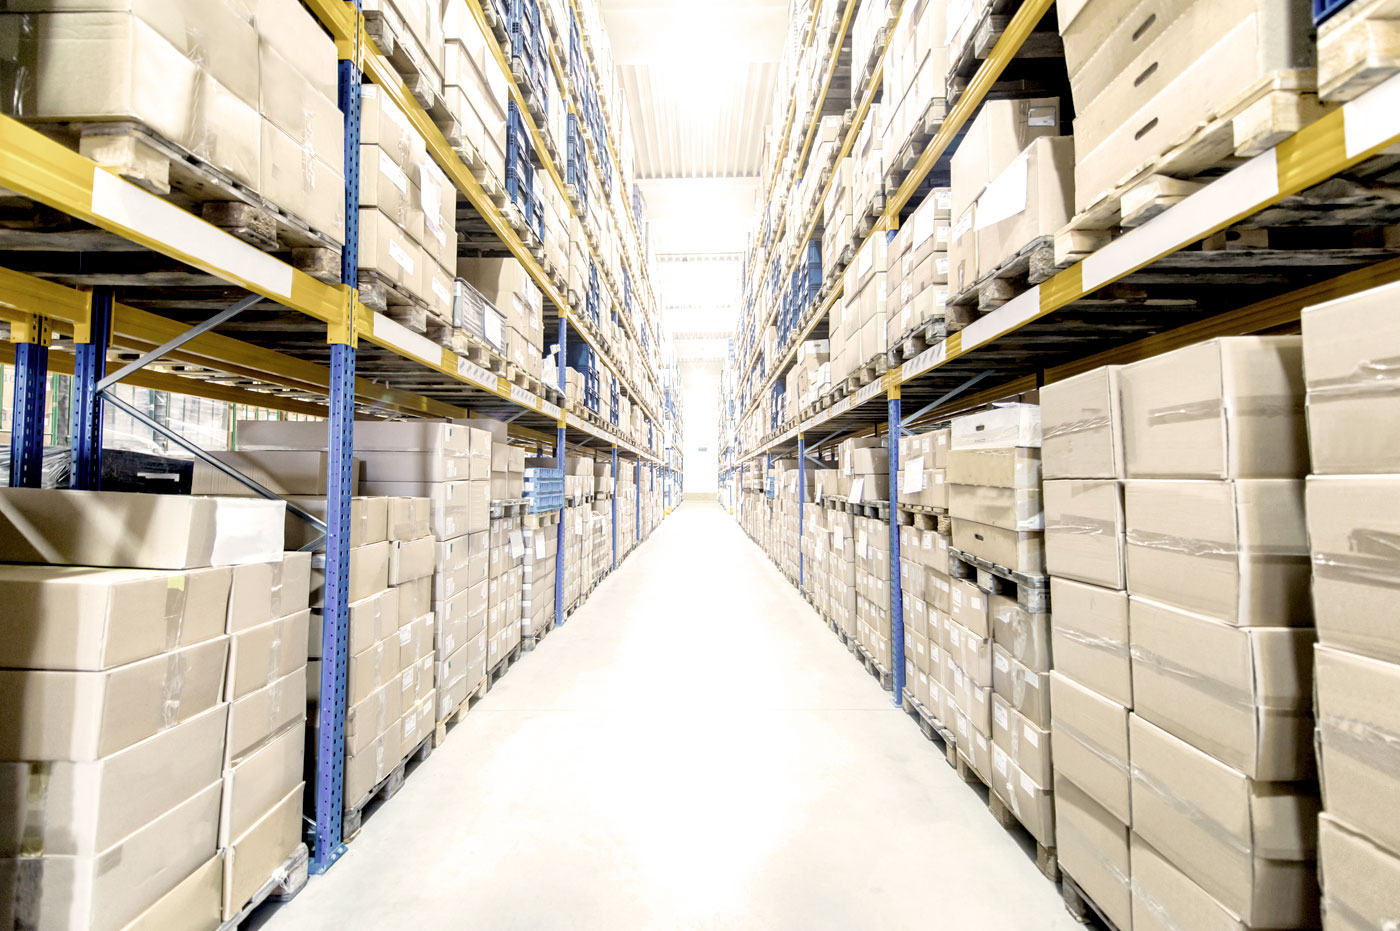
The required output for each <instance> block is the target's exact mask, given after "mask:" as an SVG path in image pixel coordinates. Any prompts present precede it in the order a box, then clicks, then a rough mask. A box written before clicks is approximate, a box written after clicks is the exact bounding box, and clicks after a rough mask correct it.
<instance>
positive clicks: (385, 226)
mask: <svg viewBox="0 0 1400 931" xmlns="http://www.w3.org/2000/svg"><path fill="white" fill-rule="evenodd" d="M271 132H272V133H274V134H280V130H277V129H272V130H271ZM266 135H267V132H266V131H264V136H266ZM426 263H427V256H426V255H425V254H424V252H423V247H422V246H420V245H419V244H418V243H417V242H415V241H414V240H413V239H412V238H411V237H410V236H409V235H408V234H407V233H405V232H404V231H403V230H402V229H401V228H400V227H399V225H398V223H397V222H395V219H394V217H392V216H390V215H389V214H387V213H385V212H384V211H382V210H379V209H377V208H361V209H360V268H362V269H367V270H369V271H372V272H375V273H377V274H379V275H382V276H383V277H384V278H385V280H387V281H391V282H393V283H394V284H396V285H398V286H399V287H401V288H402V289H403V290H405V291H407V292H408V293H409V294H410V295H422V294H423V293H424V292H425V289H424V287H423V280H424V279H423V272H424V266H425V265H426Z"/></svg>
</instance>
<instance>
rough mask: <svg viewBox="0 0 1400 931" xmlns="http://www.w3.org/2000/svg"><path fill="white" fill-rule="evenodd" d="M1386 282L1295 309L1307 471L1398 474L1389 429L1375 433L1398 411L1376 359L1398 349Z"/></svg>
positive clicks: (1399, 399)
mask: <svg viewBox="0 0 1400 931" xmlns="http://www.w3.org/2000/svg"><path fill="white" fill-rule="evenodd" d="M1396 294H1397V286H1396V285H1393V284H1390V285H1384V286H1382V287H1379V288H1373V289H1371V290H1369V291H1362V292H1361V293H1360V294H1353V295H1350V296H1348V297H1344V298H1339V299H1337V300H1335V301H1328V302H1327V303H1325V304H1318V305H1317V306H1315V307H1309V308H1307V310H1305V311H1304V312H1303V369H1304V374H1305V375H1306V382H1307V390H1308V439H1309V442H1310V445H1311V451H1312V471H1313V472H1315V473H1318V474H1324V475H1336V474H1350V475H1357V474H1374V473H1396V472H1400V442H1397V438H1396V436H1395V433H1394V431H1391V430H1377V429H1375V425H1376V424H1377V423H1393V422H1394V416H1395V415H1396V414H1397V413H1400V394H1397V393H1396V392H1395V391H1393V390H1388V388H1390V387H1392V385H1391V384H1390V383H1389V381H1388V380H1382V379H1381V378H1380V377H1379V373H1380V372H1382V371H1384V365H1385V363H1384V360H1385V359H1388V358H1393V357H1395V356H1396V355H1398V354H1400V348H1397V347H1400V323H1397V321H1396V320H1395V319H1394V315H1393V314H1392V313H1391V312H1390V311H1391V309H1392V308H1393V307H1394V302H1395V298H1396Z"/></svg>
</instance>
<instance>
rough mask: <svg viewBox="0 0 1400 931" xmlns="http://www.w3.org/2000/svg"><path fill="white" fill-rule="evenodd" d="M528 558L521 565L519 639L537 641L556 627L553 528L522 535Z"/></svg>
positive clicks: (555, 533) (556, 539)
mask: <svg viewBox="0 0 1400 931" xmlns="http://www.w3.org/2000/svg"><path fill="white" fill-rule="evenodd" d="M522 533H523V537H524V544H525V556H524V559H523V561H522V563H521V587H520V635H521V637H524V638H528V637H535V636H538V635H539V634H540V633H542V632H544V631H545V630H548V629H549V627H550V626H551V625H552V624H553V623H554V577H555V563H556V560H555V556H556V554H557V553H558V552H559V534H558V528H557V527H556V526H555V525H554V524H549V525H548V526H544V527H533V528H527V529H525V530H524V531H522Z"/></svg>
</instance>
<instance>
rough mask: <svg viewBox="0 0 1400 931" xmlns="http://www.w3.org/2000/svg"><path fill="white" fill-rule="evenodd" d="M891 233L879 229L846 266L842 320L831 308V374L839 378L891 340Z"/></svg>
mask: <svg viewBox="0 0 1400 931" xmlns="http://www.w3.org/2000/svg"><path fill="white" fill-rule="evenodd" d="M888 270H889V234H887V233H884V232H882V231H879V230H877V231H876V232H874V233H873V234H871V236H870V238H869V239H867V240H866V241H865V243H864V244H863V245H862V246H861V247H860V248H859V249H858V250H857V251H856V256H855V261H853V262H852V263H851V264H850V266H849V267H848V268H847V269H846V272H845V275H846V283H845V288H844V290H843V291H842V303H841V312H840V320H839V321H837V320H836V319H835V317H836V309H835V308H834V307H833V308H832V317H833V321H832V329H833V330H835V331H836V332H838V333H839V334H840V335H839V336H836V337H832V340H833V343H835V341H836V340H838V339H839V340H840V345H839V347H838V346H835V345H833V348H832V358H833V359H834V360H835V361H834V362H833V364H832V366H831V376H832V379H833V380H835V381H840V380H841V379H843V378H845V377H846V376H848V375H850V374H852V373H854V372H856V371H857V370H858V369H860V368H861V367H862V366H864V365H866V364H868V363H870V362H872V361H873V360H874V359H875V357H876V356H878V355H882V354H883V353H884V352H885V348H886V346H887V344H888V342H889V340H888V338H887V337H886V333H885V326H886V324H887V322H888V318H889V309H888V298H889V291H888V287H889V283H888V280H887V278H886V276H887V274H888Z"/></svg>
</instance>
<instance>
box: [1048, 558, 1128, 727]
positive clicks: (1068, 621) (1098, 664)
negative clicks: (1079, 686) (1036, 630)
mask: <svg viewBox="0 0 1400 931" xmlns="http://www.w3.org/2000/svg"><path fill="white" fill-rule="evenodd" d="M1050 603H1051V604H1053V605H1054V606H1055V609H1054V611H1052V612H1051V615H1050V642H1051V655H1052V656H1054V658H1055V670H1056V671H1057V672H1060V673H1063V674H1064V675H1066V676H1068V677H1069V678H1071V679H1074V680H1075V681H1077V682H1081V683H1083V684H1084V685H1086V686H1088V687H1089V688H1091V689H1093V690H1094V691H1096V692H1098V693H1099V694H1101V695H1104V696H1106V697H1108V698H1110V699H1112V700H1113V701H1115V702H1117V703H1118V704H1120V705H1126V706H1128V707H1132V702H1133V685H1132V683H1133V678H1132V661H1131V659H1130V658H1129V652H1128V595H1127V593H1126V592H1118V591H1110V590H1108V589H1103V588H1099V587H1097V586H1094V585H1083V584H1081V583H1079V582H1070V581H1067V580H1065V579H1055V578H1052V579H1051V580H1050Z"/></svg>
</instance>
